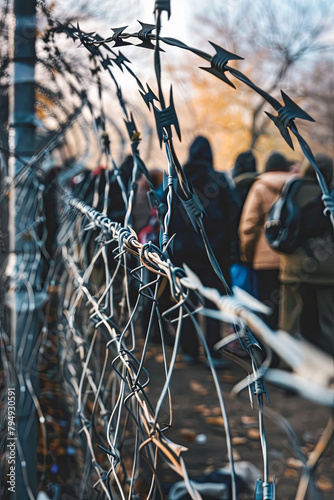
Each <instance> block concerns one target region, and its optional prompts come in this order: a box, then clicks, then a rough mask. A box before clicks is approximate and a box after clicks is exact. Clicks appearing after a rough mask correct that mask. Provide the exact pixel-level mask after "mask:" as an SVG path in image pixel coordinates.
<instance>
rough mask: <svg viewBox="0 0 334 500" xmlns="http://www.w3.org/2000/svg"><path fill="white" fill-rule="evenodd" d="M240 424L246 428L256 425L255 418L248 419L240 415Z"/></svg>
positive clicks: (246, 416)
mask: <svg viewBox="0 0 334 500" xmlns="http://www.w3.org/2000/svg"><path fill="white" fill-rule="evenodd" d="M241 422H242V423H243V424H244V425H246V426H250V425H257V418H256V417H248V415H242V417H241Z"/></svg>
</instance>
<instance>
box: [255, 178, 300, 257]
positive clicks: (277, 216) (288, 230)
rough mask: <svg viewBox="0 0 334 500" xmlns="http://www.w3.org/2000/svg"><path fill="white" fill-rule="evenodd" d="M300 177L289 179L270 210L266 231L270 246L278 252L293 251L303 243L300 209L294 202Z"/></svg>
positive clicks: (265, 226)
mask: <svg viewBox="0 0 334 500" xmlns="http://www.w3.org/2000/svg"><path fill="white" fill-rule="evenodd" d="M299 187H300V179H296V178H292V179H288V180H287V181H286V183H285V185H284V187H283V190H282V194H281V196H280V198H278V200H277V201H275V203H274V204H273V205H272V207H271V208H270V210H269V213H268V217H267V220H266V222H265V225H264V232H265V235H266V238H267V242H268V243H269V245H270V247H271V248H272V249H273V250H276V251H277V252H282V253H288V254H289V253H293V252H294V251H295V250H296V249H297V248H298V247H299V246H300V243H301V240H302V238H301V230H300V217H299V212H300V209H299V207H297V206H296V205H295V203H294V196H295V193H296V192H297V191H298V189H299Z"/></svg>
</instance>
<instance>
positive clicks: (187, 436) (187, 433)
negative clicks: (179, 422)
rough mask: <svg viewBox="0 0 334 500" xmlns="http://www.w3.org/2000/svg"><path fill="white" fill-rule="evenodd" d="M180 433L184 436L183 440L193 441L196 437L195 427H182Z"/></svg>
mask: <svg viewBox="0 0 334 500" xmlns="http://www.w3.org/2000/svg"><path fill="white" fill-rule="evenodd" d="M180 434H181V437H182V440H183V441H186V442H187V443H191V442H192V441H195V438H196V435H197V433H196V431H194V430H193V429H180Z"/></svg>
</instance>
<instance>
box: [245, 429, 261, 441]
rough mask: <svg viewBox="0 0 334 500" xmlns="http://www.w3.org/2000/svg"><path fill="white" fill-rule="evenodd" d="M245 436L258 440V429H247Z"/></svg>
mask: <svg viewBox="0 0 334 500" xmlns="http://www.w3.org/2000/svg"><path fill="white" fill-rule="evenodd" d="M247 436H248V437H249V439H260V432H259V429H248V431H247Z"/></svg>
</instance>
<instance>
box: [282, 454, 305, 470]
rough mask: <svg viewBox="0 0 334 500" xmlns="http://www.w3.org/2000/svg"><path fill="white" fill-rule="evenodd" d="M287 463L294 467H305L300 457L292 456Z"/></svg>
mask: <svg viewBox="0 0 334 500" xmlns="http://www.w3.org/2000/svg"><path fill="white" fill-rule="evenodd" d="M286 463H287V465H288V466H289V467H291V468H292V469H300V468H301V467H303V462H302V461H301V460H299V459H298V458H294V457H290V458H288V459H287V461H286Z"/></svg>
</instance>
